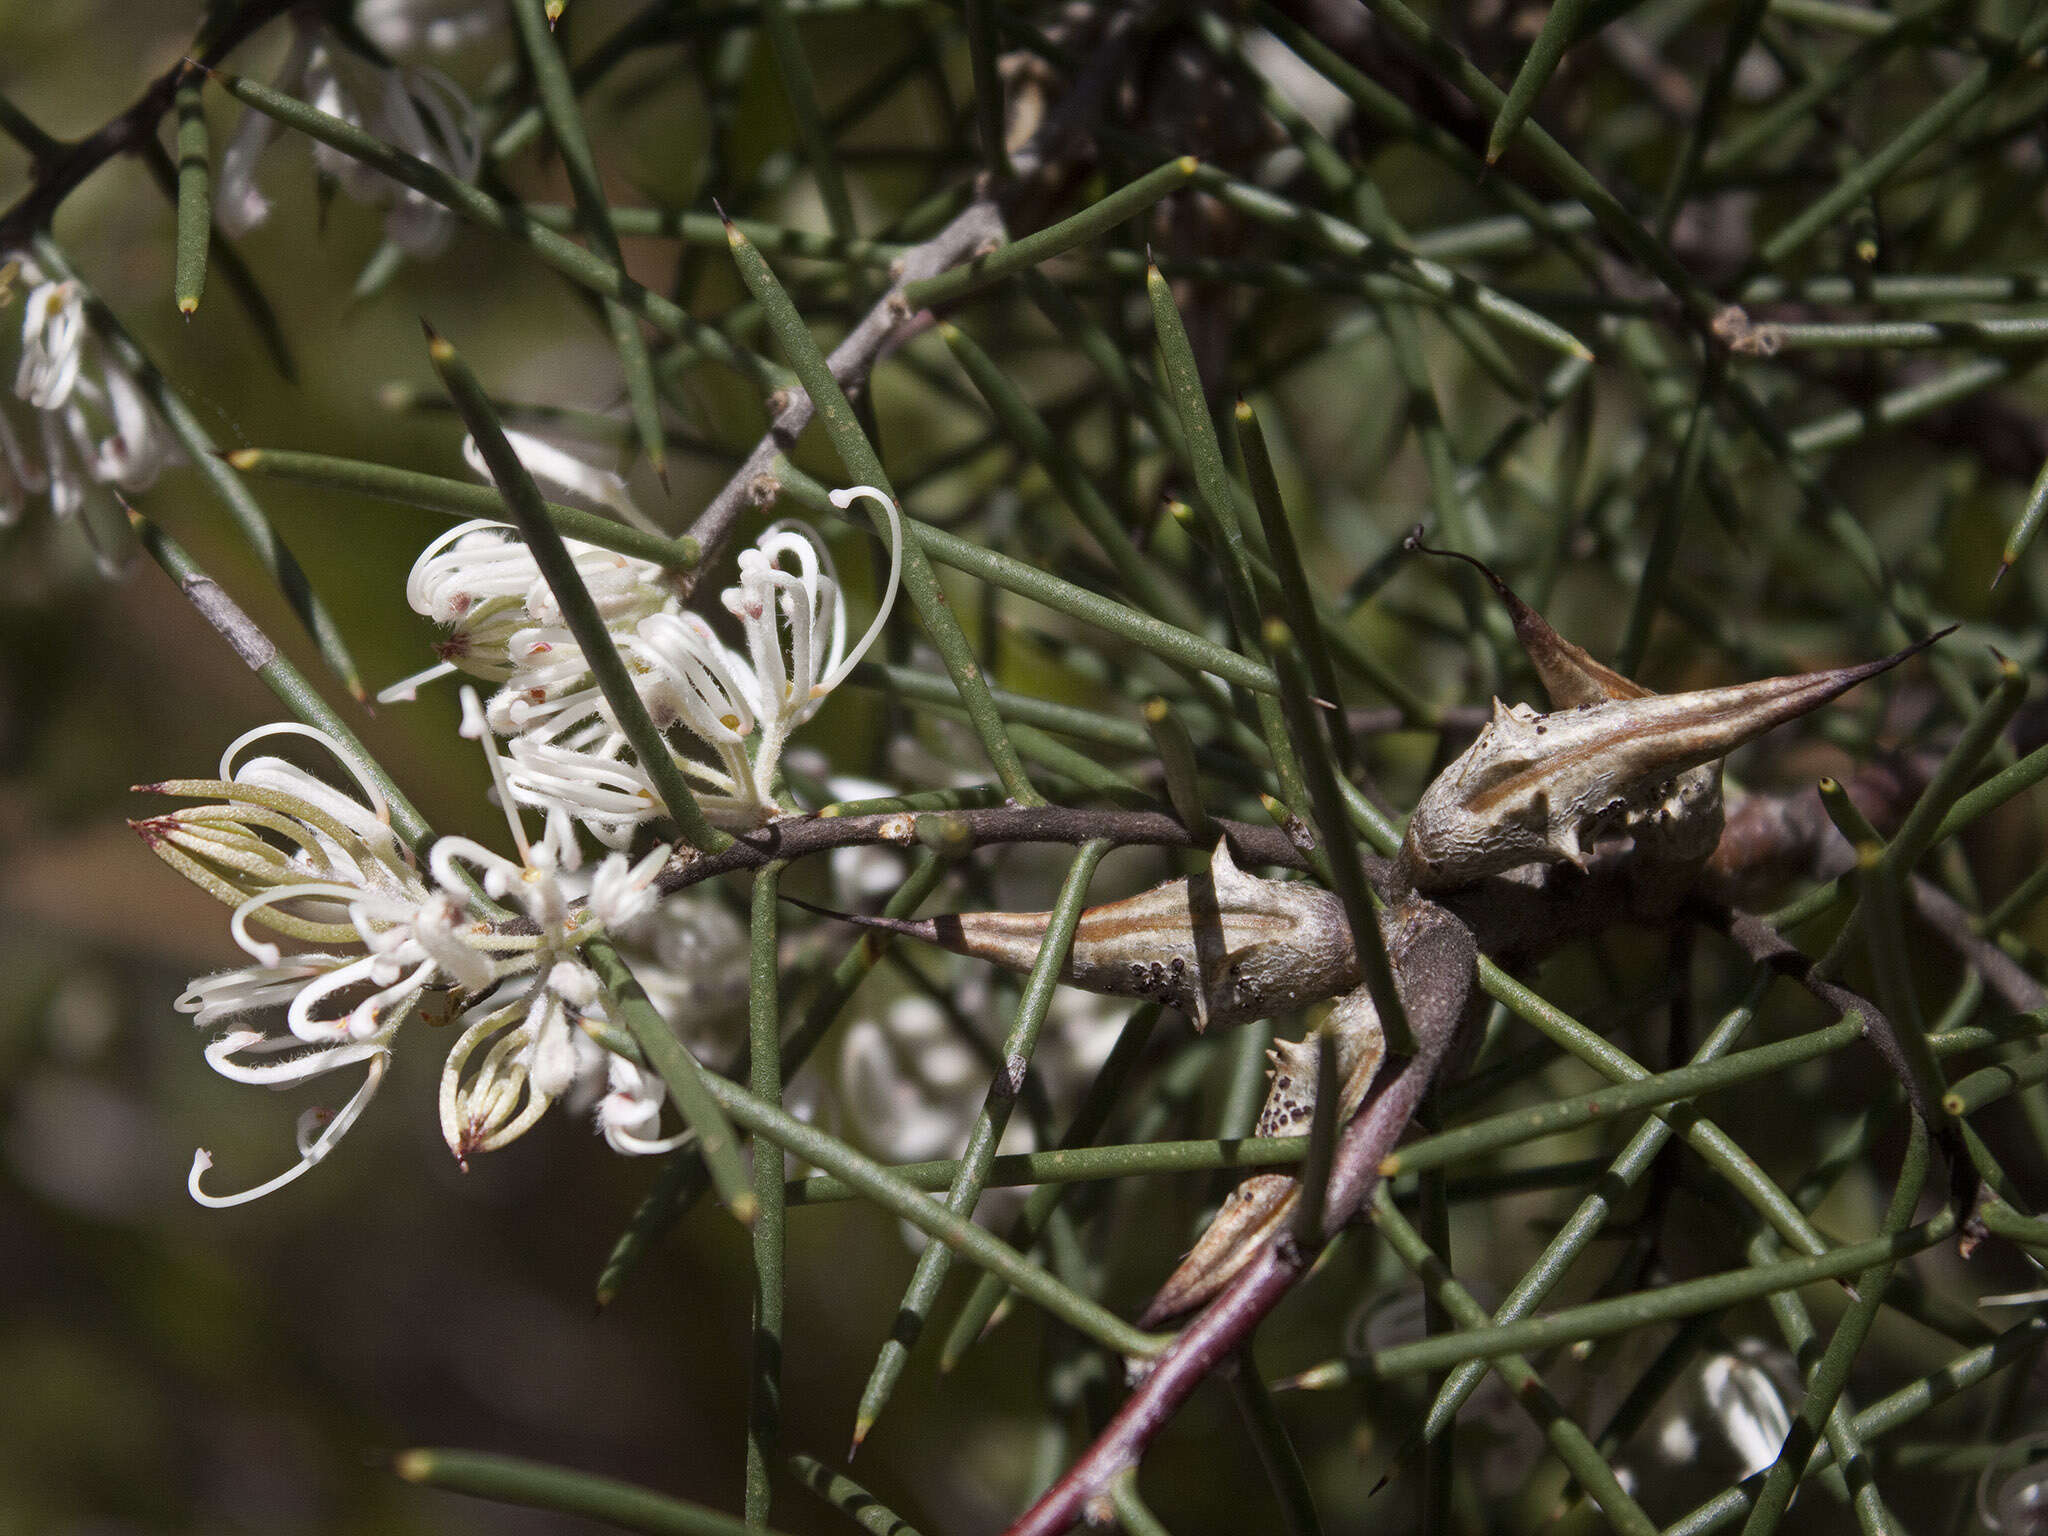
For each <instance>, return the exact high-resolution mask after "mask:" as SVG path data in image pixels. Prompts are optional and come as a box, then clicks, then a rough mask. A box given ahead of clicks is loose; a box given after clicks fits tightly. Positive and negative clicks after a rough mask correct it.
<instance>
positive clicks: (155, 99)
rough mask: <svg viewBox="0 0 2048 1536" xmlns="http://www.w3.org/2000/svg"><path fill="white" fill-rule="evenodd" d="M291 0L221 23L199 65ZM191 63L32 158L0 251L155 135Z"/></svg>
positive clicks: (252, 2) (258, 0) (0, 221)
mask: <svg viewBox="0 0 2048 1536" xmlns="http://www.w3.org/2000/svg"><path fill="white" fill-rule="evenodd" d="M292 5H293V0H249V3H248V4H246V5H244V6H242V7H241V8H240V9H239V10H237V11H236V12H235V13H234V15H233V16H231V17H230V18H229V19H228V21H227V23H226V24H225V25H224V26H222V28H221V30H220V33H219V35H218V36H216V37H214V38H213V39H211V40H210V41H209V42H208V43H207V45H206V47H205V49H204V51H202V52H200V53H199V54H198V59H199V62H200V63H201V64H204V65H208V66H211V65H214V64H218V63H219V62H220V61H221V60H222V59H224V58H226V57H227V56H228V55H229V54H230V53H232V52H234V50H235V49H236V48H237V47H239V46H240V45H241V44H242V42H243V41H244V40H245V39H247V38H248V37H249V36H250V35H251V34H252V33H254V32H256V31H258V30H259V29H261V28H262V27H264V26H266V25H267V24H269V23H270V22H272V21H275V20H276V19H277V18H278V17H279V16H282V15H283V14H284V13H285V12H286V11H289V10H290V9H291V8H292ZM190 67H191V66H190V64H189V63H188V62H186V61H185V60H182V59H181V60H180V61H179V62H178V63H176V64H174V65H172V66H171V67H170V68H169V69H167V70H165V71H164V72H163V73H162V74H161V75H159V76H157V77H156V79H154V80H152V81H151V82H150V83H149V88H148V89H147V90H145V91H144V92H143V93H142V94H141V95H140V96H139V97H137V98H136V100H135V102H134V103H133V104H132V105H131V106H130V107H129V108H128V109H127V110H126V111H125V112H123V113H121V114H120V115H119V116H118V117H115V118H113V119H112V120H110V121H109V122H106V123H104V124H102V125H101V126H100V127H99V128H98V129H96V130H95V131H93V132H92V133H89V134H87V135H86V136H85V137H84V138H82V139H75V140H73V141H71V142H70V143H68V144H60V145H58V146H57V147H56V148H55V149H53V150H51V151H49V152H48V153H46V154H39V155H37V156H36V160H35V167H34V176H35V179H34V184H33V185H32V186H30V188H29V189H28V190H27V191H26V192H24V193H23V194H22V195H21V196H20V197H18V198H17V199H15V201H14V205H13V206H12V207H11V208H9V209H8V210H7V211H6V213H4V214H0V251H13V250H19V249H21V248H22V247H23V246H25V245H27V244H28V242H29V240H30V239H31V238H32V237H33V236H34V235H35V233H36V231H37V230H39V229H42V228H44V227H45V226H46V225H48V223H49V222H50V219H51V218H52V217H53V216H54V215H55V214H56V212H57V209H58V208H59V207H60V206H61V205H62V204H63V202H64V199H65V198H67V197H69V196H70V195H71V194H72V192H74V191H75V190H77V188H78V185H79V184H80V183H81V182H83V181H84V180H85V179H86V177H88V176H90V175H91V174H92V173H93V172H94V171H96V170H98V169H99V168H100V167H101V166H103V165H105V164H106V163H107V162H108V161H109V160H111V159H113V158H114V156H116V155H125V154H129V153H131V152H132V151H134V150H138V149H140V148H141V147H142V146H143V145H145V144H148V143H153V142H154V141H155V139H156V133H157V125H158V124H159V123H161V122H162V121H163V118H164V114H165V113H166V112H168V111H170V110H171V103H172V101H173V100H174V99H175V98H176V96H177V93H178V84H179V82H180V81H181V80H183V79H184V78H185V75H186V72H187V71H188V70H189V69H190Z"/></svg>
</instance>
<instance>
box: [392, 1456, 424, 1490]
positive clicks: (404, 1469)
mask: <svg viewBox="0 0 2048 1536" xmlns="http://www.w3.org/2000/svg"><path fill="white" fill-rule="evenodd" d="M391 1470H392V1471H394V1472H396V1473H397V1474H398V1475H399V1476H400V1477H402V1478H404V1479H405V1480H406V1481H407V1482H408V1483H424V1482H425V1481H426V1480H427V1479H428V1478H429V1477H431V1476H433V1472H434V1458H433V1457H432V1456H431V1455H430V1454H428V1453H427V1452H426V1451H400V1452H399V1453H398V1454H397V1455H396V1456H394V1457H393V1458H392V1459H391Z"/></svg>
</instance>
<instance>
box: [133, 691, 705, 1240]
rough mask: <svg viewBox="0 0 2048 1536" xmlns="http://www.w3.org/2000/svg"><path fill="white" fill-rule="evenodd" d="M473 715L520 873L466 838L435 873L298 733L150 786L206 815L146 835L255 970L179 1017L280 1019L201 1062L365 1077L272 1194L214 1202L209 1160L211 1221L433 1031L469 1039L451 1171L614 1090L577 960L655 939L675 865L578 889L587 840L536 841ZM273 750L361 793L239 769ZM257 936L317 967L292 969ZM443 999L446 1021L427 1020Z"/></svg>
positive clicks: (561, 834) (263, 1071) (341, 752)
mask: <svg viewBox="0 0 2048 1536" xmlns="http://www.w3.org/2000/svg"><path fill="white" fill-rule="evenodd" d="M464 715H465V729H466V733H467V734H471V735H475V736H481V737H483V738H484V740H485V744H486V748H487V750H489V752H490V759H491V767H492V773H493V776H494V777H495V778H497V779H498V781H499V789H500V798H501V800H502V801H503V803H504V804H505V805H506V807H507V821H508V823H509V826H510V829H511V832H512V840H513V843H514V844H515V846H516V847H517V849H518V858H517V859H516V860H514V859H510V858H507V857H505V856H504V855H503V854H500V853H498V852H496V851H495V850H492V849H490V848H486V847H484V846H483V845H482V844H480V843H477V842H474V841H472V840H471V839H469V838H465V837H444V838H442V839H441V840H440V841H438V842H437V843H436V844H435V845H434V848H433V852H432V854H431V856H430V857H429V859H428V868H427V870H426V871H425V872H424V873H423V872H422V871H421V870H420V869H419V867H418V865H417V864H416V862H415V861H414V859H413V857H412V854H411V852H410V850H408V849H407V848H406V847H405V846H404V845H403V844H402V843H401V842H400V841H399V840H398V838H397V837H396V835H395V834H394V833H393V831H392V829H391V822H390V812H389V808H388V806H387V805H386V804H385V801H384V799H383V797H382V796H381V794H380V793H379V792H378V790H377V787H376V784H375V782H374V781H373V780H372V779H371V778H370V777H369V775H368V773H367V772H366V771H365V770H364V769H363V768H362V766H361V765H360V764H359V763H358V762H357V760H356V759H355V758H354V757H353V756H352V755H351V754H350V753H349V752H348V751H347V750H345V749H344V748H343V747H342V746H341V744H340V743H338V742H337V741H335V740H334V739H333V738H331V737H329V736H327V735H325V734H323V733H321V732H319V731H314V730H311V729H309V728H307V727H304V726H297V725H275V726H269V727H265V728H263V729H260V730H257V731H252V732H249V733H248V734H247V735H245V736H243V737H241V738H240V739H238V740H237V741H236V742H234V743H233V744H232V745H231V746H230V747H229V748H228V750H227V753H226V755H225V756H224V757H223V758H222V759H221V767H220V776H219V777H218V778H215V779H184V780H167V781H165V782H163V783H161V784H158V785H153V786H150V787H151V788H153V789H155V790H158V791H161V792H163V793H166V794H173V795H182V796H191V797H197V798H204V799H206V800H207V801H208V802H209V803H205V804H200V805H192V806H186V807H182V808H181V809H179V810H176V811H172V812H170V813H168V814H166V815H163V816H157V817H152V818H150V819H148V820H146V821H140V822H137V823H135V826H136V829H137V831H139V832H140V833H141V834H142V836H143V837H144V839H145V840H146V841H147V842H148V843H149V845H150V847H151V848H152V849H154V850H155V852H156V853H157V854H158V855H159V856H160V857H162V858H163V859H164V860H165V861H166V862H167V863H169V864H170V865H171V866H172V867H173V868H175V869H177V870H178V871H179V872H180V873H181V874H184V875H185V876H186V877H187V878H189V879H191V880H192V881H193V882H194V883H196V884H198V885H199V886H201V887H202V888H203V889H205V890H207V891H209V892H210V893H212V894H213V895H215V896H217V897H219V898H220V899H221V900H222V901H225V902H227V903H228V904H229V905H231V906H233V907H234V909H235V910H234V916H233V918H232V919H231V921H230V924H229V927H230V931H231V932H232V933H233V934H234V936H235V939H236V942H237V943H239V944H240V945H241V946H242V947H243V949H245V950H246V951H248V953H249V955H250V957H251V959H252V960H254V962H255V963H254V964H253V965H250V966H247V967H244V968H243V969H241V970H238V971H230V972H227V973H225V974H222V975H218V976H211V977H205V978H202V979H201V980H198V981H195V982H194V983H193V984H192V986H191V987H190V988H188V989H187V991H186V992H185V994H184V995H183V996H182V997H180V998H179V1000H178V1007H179V1009H180V1011H181V1012H186V1013H190V1014H193V1015H194V1016H195V1017H196V1019H197V1022H198V1023H199V1024H201V1025H202V1026H206V1025H212V1024H215V1023H218V1022H220V1021H222V1020H230V1019H232V1020H239V1019H242V1018H243V1017H245V1016H248V1015H252V1014H255V1013H258V1012H262V1011H268V1010H275V1009H282V1010H283V1013H284V1024H285V1028H284V1030H283V1031H282V1032H280V1033H276V1034H266V1033H265V1032H264V1031H262V1030H260V1029H247V1028H240V1029H234V1030H231V1031H230V1032H229V1033H227V1034H225V1035H223V1036H221V1037H220V1038H219V1039H217V1040H215V1041H214V1042H213V1043H212V1044H211V1045H210V1046H209V1047H208V1048H207V1051H206V1058H207V1061H208V1063H209V1064H210V1065H212V1067H213V1068H214V1070H215V1071H217V1072H219V1073H221V1074H222V1075H223V1076H225V1077H229V1078H232V1079H234V1080H236V1081H239V1082H249V1083H260V1084H265V1085H267V1086H270V1087H285V1086H290V1085H292V1084H295V1083H299V1082H304V1081H307V1080H309V1079H311V1078H313V1077H317V1076H321V1075H323V1074H325V1073H328V1072H332V1071H336V1070H338V1069H341V1068H344V1067H352V1066H356V1065H364V1066H365V1067H366V1071H365V1075H364V1078H363V1081H362V1083H361V1085H360V1086H359V1087H358V1089H357V1090H356V1092H355V1094H354V1095H353V1096H352V1097H351V1098H350V1100H349V1102H348V1104H347V1106H346V1107H345V1108H344V1109H343V1110H342V1111H341V1112H340V1113H339V1114H337V1115H335V1116H333V1117H332V1118H331V1119H328V1118H325V1117H324V1116H323V1117H321V1118H320V1119H319V1120H318V1122H317V1124H315V1123H312V1122H308V1123H307V1124H306V1125H304V1126H302V1134H301V1135H300V1137H299V1161H298V1162H297V1163H296V1164H295V1165H293V1166H292V1167H291V1168H289V1169H287V1170H286V1171H285V1172H284V1173H282V1174H280V1175H279V1176H277V1177H276V1178H273V1179H271V1180H269V1181H268V1182H266V1183H263V1184H261V1185H258V1186H257V1187H256V1188H254V1189H250V1190H245V1191H243V1192H241V1193H240V1194H236V1195H227V1196H218V1195H212V1194H208V1193H207V1192H206V1191H205V1190H203V1189H202V1188H201V1187H200V1176H201V1175H202V1174H203V1173H204V1172H205V1171H206V1170H207V1169H208V1168H209V1167H211V1166H212V1159H211V1158H210V1156H209V1155H208V1154H207V1153H205V1152H204V1151H202V1152H200V1153H199V1155H198V1156H197V1157H196V1158H195V1159H194V1161H193V1171H192V1175H191V1179H190V1187H191V1190H192V1195H193V1198H194V1199H196V1200H198V1201H200V1202H201V1203H202V1204H206V1205H215V1206H220V1205H238V1204H241V1203H242V1202H244V1201H247V1200H253V1199H256V1198H258V1197H260V1196H262V1195H265V1194H268V1193H270V1192H271V1191H272V1190H275V1189H279V1188H282V1187H283V1186H284V1185H286V1184H288V1183H290V1182H291V1181H292V1180H293V1179H296V1178H298V1177H299V1176H300V1175H302V1174H304V1173H305V1172H306V1171H307V1170H308V1169H310V1168H311V1167H312V1166H313V1165H314V1164H315V1163H317V1162H319V1161H320V1160H321V1159H322V1158H324V1157H325V1156H326V1155H327V1154H328V1152H329V1151H331V1150H332V1149H333V1147H334V1146H335V1144H336V1143H337V1142H339V1141H340V1139H341V1137H342V1136H343V1134H344V1133H346V1131H347V1130H348V1128H349V1127H350V1126H351V1125H353V1124H354V1123H355V1121H356V1119H357V1118H358V1117H359V1116H360V1115H361V1114H362V1112H363V1110H364V1108H365V1107H366V1106H367V1105H368V1103H369V1101H370V1099H371V1098H372V1097H373V1096H374V1094H375V1093H376V1090H377V1085H378V1084H379V1083H380V1082H381V1081H382V1079H383V1075H384V1071H385V1068H386V1066H387V1065H388V1062H389V1059H390V1056H391V1053H392V1051H393V1049H394V1045H395V1041H396V1039H397V1036H398V1033H399V1031H400V1029H401V1028H402V1027H403V1026H404V1025H405V1024H406V1023H407V1022H409V1021H410V1020H411V1019H412V1018H414V1017H416V1016H418V1015H419V1014H421V1013H422V1012H424V1011H429V1010H431V1011H434V1012H435V1013H437V1014H439V1015H441V1016H442V1017H443V1018H444V1019H445V1021H446V1022H451V1023H453V1024H455V1025H457V1026H458V1028H457V1031H456V1039H455V1044H454V1046H453V1048H452V1049H451V1050H450V1052H449V1055H448V1059H447V1063H446V1065H445V1067H444V1069H443V1072H442V1083H441V1093H440V1111H441V1123H442V1133H443V1135H444V1136H445V1137H446V1139H447V1141H448V1145H449V1147H450V1149H451V1150H452V1151H453V1152H454V1153H455V1155H456V1156H457V1157H458V1158H463V1159H466V1158H467V1157H468V1155H469V1154H470V1153H472V1152H480V1151H489V1150H492V1149H493V1148H496V1147H500V1146H503V1145H504V1144H505V1143H506V1142H508V1141H510V1140H512V1139H513V1138H514V1137H516V1136H518V1135H519V1134H520V1133H521V1132H523V1131H525V1130H526V1129H527V1128H528V1127H529V1126H531V1125H532V1124H533V1123H534V1122H535V1121H536V1120H538V1119H539V1118H540V1117H541V1115H543V1114H544V1113H545V1112H546V1111H547V1109H548V1107H549V1105H550V1104H552V1103H554V1102H555V1101H556V1100H558V1099H561V1098H563V1097H564V1096H566V1095H570V1094H572V1093H573V1092H575V1091H577V1090H578V1089H579V1088H583V1087H588V1088H591V1089H595V1087H596V1086H597V1085H598V1084H600V1083H602V1082H604V1081H605V1061H606V1057H607V1052H606V1051H605V1050H604V1049H603V1048H602V1047H601V1046H600V1045H599V1044H598V1043H597V1042H596V1041H595V1040H594V1039H593V1038H592V1037H591V1033H590V1031H589V1030H588V1029H586V1027H585V1026H586V1024H588V1025H590V1026H592V1027H593V1028H595V1029H597V1030H600V1031H601V1030H603V1029H604V1028H605V1024H606V1020H605V1012H604V1005H603V997H602V992H601V989H600V987H599V984H598V980H597V977H596V975H595V974H594V973H593V972H592V971H591V970H590V968H589V967H588V966H587V965H585V964H584V962H583V961H582V959H581V958H580V955H579V953H578V951H579V948H580V946H581V945H582V944H584V943H585V942H586V941H588V940H589V939H591V938H593V937H595V936H597V935H598V934H600V933H606V932H609V931H611V930H612V929H613V928H617V929H619V930H626V929H630V928H633V927H636V926H641V925H646V924H648V923H649V922H650V921H651V920H652V919H653V917H654V914H655V904H656V901H657V893H656V890H655V885H654V881H655V877H656V876H657V875H658V874H659V872H660V869H661V865H662V863H663V861H664V858H665V854H664V852H663V851H660V850H657V851H655V852H654V853H651V854H649V855H647V856H646V857H643V858H642V859H641V860H640V861H639V862H638V863H633V862H629V861H628V859H627V858H626V856H625V855H624V854H623V853H613V854H611V855H609V856H608V857H606V858H605V859H604V860H603V861H602V862H601V863H600V864H599V865H598V866H597V868H596V869H595V870H594V871H592V872H590V873H588V874H585V873H584V872H583V871H582V869H581V865H582V854H581V851H580V849H579V848H578V845H577V842H576V832H575V827H574V825H573V823H572V822H571V821H570V819H569V818H568V817H567V816H563V815H556V816H553V817H551V818H550V819H549V824H548V828H547V831H546V833H545V835H544V836H542V837H541V838H540V839H539V840H538V841H529V839H528V838H527V836H526V832H525V829H524V827H523V826H522V825H521V823H520V820H519V815H518V812H517V810H516V808H515V806H514V802H513V800H512V799H511V797H510V796H509V795H508V794H506V793H505V787H504V779H503V771H502V767H501V765H500V763H499V761H498V758H497V754H496V751H495V747H494V746H493V745H492V743H491V739H490V733H489V732H488V730H486V729H485V727H484V723H483V714H482V708H481V706H480V705H479V704H478V702H477V699H476V696H475V694H474V693H473V692H470V691H468V690H465V698H464ZM280 734H296V735H300V736H305V737H309V738H310V739H312V740H313V741H315V742H317V743H319V744H320V745H321V746H323V747H324V748H326V750H327V751H328V752H329V753H330V754H331V755H332V756H333V757H334V758H335V760H336V761H337V762H339V763H340V764H341V765H342V767H343V768H344V769H345V770H346V771H347V773H348V774H349V776H350V777H351V778H352V779H353V780H354V781H355V787H356V790H357V791H358V793H356V794H350V793H345V792H343V791H341V790H338V789H336V788H334V787H333V786H332V785H330V784H328V783H326V782H324V781H323V780H321V779H319V778H317V777H315V776H314V775H313V774H310V773H308V772H307V771H306V770H304V769H302V768H300V767H298V766H296V765H294V764H292V763H289V762H286V761H285V760H284V759H282V758H277V757H269V756H259V757H253V758H250V759H249V760H248V761H246V762H243V763H241V764H240V766H239V767H238V766H237V759H238V758H239V757H240V756H241V754H242V752H243V749H244V748H245V747H247V746H248V745H249V744H250V743H252V742H254V741H257V740H259V739H262V738H265V737H269V736H275V735H280ZM473 880H474V881H476V882H478V883H480V884H481V885H482V887H483V890H484V891H485V892H486V893H487V894H488V895H489V896H490V897H491V898H492V899H493V900H495V901H498V902H501V903H504V904H505V905H508V906H511V907H513V908H514V909H516V910H517V911H518V913H519V914H520V915H521V916H522V917H523V918H524V919H525V922H524V923H523V924H521V925H517V926H518V928H519V929H521V930H523V931H509V932H508V931H505V928H506V925H504V924H502V923H501V922H498V921H495V920H494V919H495V918H496V916H497V914H496V913H495V912H493V911H492V910H491V909H490V908H489V907H488V904H486V903H483V902H479V901H478V899H477V897H476V890H475V886H474V885H473V884H472V881H473ZM258 928H263V929H267V930H269V931H270V933H272V934H275V935H277V936H278V937H279V938H289V939H295V940H298V941H301V942H304V943H308V944H315V945H319V946H321V947H320V948H318V949H314V950H310V951H307V952H303V953H296V954H287V953H285V952H284V950H283V949H282V948H281V947H280V945H279V944H278V943H277V942H275V941H274V940H273V939H271V938H266V937H263V936H260V935H259V934H258V933H257V932H256V931H255V930H256V929H258ZM441 994H446V995H447V996H448V998H449V1004H450V1005H448V1006H444V1005H440V1004H436V1003H433V1002H431V1001H430V1000H431V999H433V998H435V997H436V996H438V995H441ZM472 1063H474V1066H472ZM655 1107H656V1109H657V1111H658V1109H659V1102H658V1100H657V1102H656V1106H655Z"/></svg>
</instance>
